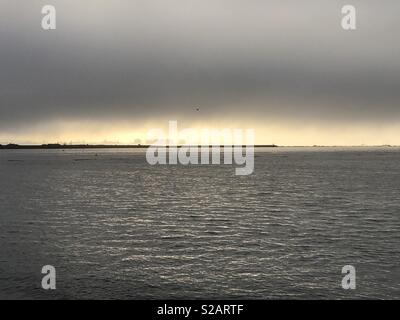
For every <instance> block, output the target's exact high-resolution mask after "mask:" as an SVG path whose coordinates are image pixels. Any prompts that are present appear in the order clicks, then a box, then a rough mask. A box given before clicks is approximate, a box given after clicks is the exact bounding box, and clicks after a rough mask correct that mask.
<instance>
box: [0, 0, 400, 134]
mask: <svg viewBox="0 0 400 320" xmlns="http://www.w3.org/2000/svg"><path fill="white" fill-rule="evenodd" d="M350 2H351V4H353V5H354V6H356V8H357V27H358V29H357V30H356V31H351V32H346V31H344V30H342V29H341V27H340V19H341V13H340V8H341V6H342V5H343V4H346V3H343V1H337V0H305V1H295V0H292V1H289V0H276V1H275V0H274V1H267V0H262V1H261V0H250V1H245V0H240V1H239V0H146V1H144V0H142V1H131V0H125V1H122V0H120V1H106V0H88V1H78V0H68V1H67V0H52V1H33V0H31V1H26V0H0V70H1V72H0V132H1V131H2V130H3V131H5V130H11V129H13V128H18V127H21V126H23V127H27V126H28V127H29V126H30V125H37V124H38V123H42V122H46V121H52V120H54V119H63V118H65V119H91V120H93V119H98V120H99V121H100V120H104V119H105V118H113V119H118V118H121V119H129V118H132V119H135V120H140V119H151V118H157V117H159V116H165V115H170V114H171V115H179V114H181V115H183V116H185V115H186V114H188V110H192V108H193V106H197V105H200V106H201V107H202V109H203V110H207V113H206V114H207V115H208V116H210V117H211V116H212V117H218V116H227V115H229V116H232V117H235V116H241V115H243V114H246V115H248V116H250V117H254V118H255V119H260V118H262V117H267V116H268V117H278V118H288V119H292V118H307V119H312V120H314V121H316V122H321V121H322V122H323V121H333V122H334V121H353V120H354V119H357V120H358V121H366V122H371V121H372V122H373V121H379V122H383V123H384V122H392V121H394V120H395V119H396V117H397V118H398V117H399V115H400V108H399V107H400V42H399V41H398V39H399V30H400V19H399V13H400V2H399V1H397V0H385V1H375V0H363V1H360V0H358V1H356V0H354V1H353V0H352V1H350ZM45 4H53V5H54V6H55V7H56V9H57V30H55V31H43V30H42V29H41V27H40V21H41V17H42V15H41V13H40V11H41V7H42V6H43V5H45Z"/></svg>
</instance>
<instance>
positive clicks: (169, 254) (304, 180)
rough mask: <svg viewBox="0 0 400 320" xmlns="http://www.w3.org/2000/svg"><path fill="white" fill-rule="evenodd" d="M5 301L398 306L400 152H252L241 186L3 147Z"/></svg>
mask: <svg viewBox="0 0 400 320" xmlns="http://www.w3.org/2000/svg"><path fill="white" fill-rule="evenodd" d="M47 264H50V265H54V266H55V267H56V269H57V290H55V291H51V292H47V291H44V290H42V289H41V286H40V283H41V277H42V275H41V273H40V271H41V268H42V266H43V265H47ZM347 264H351V265H354V266H355V267H356V270H357V289H356V290H353V291H346V290H343V289H342V288H341V279H342V274H341V269H342V267H343V266H344V265H347ZM0 298H50V299H52V298H67V299H77V298H89V299H92V298H104V299H109V298H118V299H128V298H150V299H154V298H172V299H175V298H258V299H261V298H278V299H281V298H296V299H303V298H334V299H337V298H400V149H397V148H347V149H329V148H311V149H306V148H299V149H293V148H292V149H291V148H273V149H265V150H260V149H258V151H257V152H256V155H255V172H254V174H253V175H250V176H235V175H234V167H233V166H231V165H221V166H216V165H202V166H200V165H199V166H180V165H179V166H170V165H169V166H150V165H148V164H147V162H146V160H145V154H144V151H140V150H69V151H68V150H67V151H62V150H59V151H57V150H53V151H50V150H48V151H29V150H14V151H8V150H0Z"/></svg>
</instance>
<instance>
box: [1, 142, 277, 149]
mask: <svg viewBox="0 0 400 320" xmlns="http://www.w3.org/2000/svg"><path fill="white" fill-rule="evenodd" d="M148 147H150V145H144V144H134V145H109V144H59V143H51V144H41V145H19V144H14V143H10V144H7V145H1V144H0V149H5V150H14V149H60V150H65V149H144V148H148ZM166 147H167V148H169V146H166ZM177 147H178V148H181V147H182V145H178V146H177ZM193 147H201V145H199V146H196V145H194V146H193ZM208 147H212V146H211V145H210V146H208ZM220 147H224V146H223V145H221V146H220ZM232 147H234V146H232ZM243 147H245V146H243ZM254 147H255V148H277V147H278V146H277V145H275V144H265V145H255V146H254Z"/></svg>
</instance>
